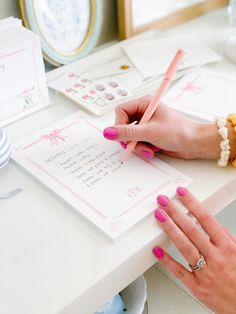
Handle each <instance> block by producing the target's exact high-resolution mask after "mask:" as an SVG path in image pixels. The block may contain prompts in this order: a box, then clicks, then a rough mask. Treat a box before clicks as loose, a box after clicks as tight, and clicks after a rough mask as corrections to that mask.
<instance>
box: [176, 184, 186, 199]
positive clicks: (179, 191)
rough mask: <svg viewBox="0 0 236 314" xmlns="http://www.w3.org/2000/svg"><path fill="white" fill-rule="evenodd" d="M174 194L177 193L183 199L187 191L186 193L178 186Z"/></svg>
mask: <svg viewBox="0 0 236 314" xmlns="http://www.w3.org/2000/svg"><path fill="white" fill-rule="evenodd" d="M176 193H177V194H178V195H179V196H181V197H183V196H185V195H186V194H187V193H188V191H187V189H185V188H184V187H183V186H179V187H178V188H177V189H176Z"/></svg>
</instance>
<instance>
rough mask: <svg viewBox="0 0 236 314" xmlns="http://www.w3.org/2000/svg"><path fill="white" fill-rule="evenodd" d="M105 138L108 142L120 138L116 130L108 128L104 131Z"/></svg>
mask: <svg viewBox="0 0 236 314" xmlns="http://www.w3.org/2000/svg"><path fill="white" fill-rule="evenodd" d="M103 136H104V137H105V138H106V139H108V140H115V139H116V138H117V137H118V131H117V129H116V128H106V129H104V130H103Z"/></svg>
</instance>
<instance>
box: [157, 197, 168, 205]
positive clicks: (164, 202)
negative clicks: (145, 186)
mask: <svg viewBox="0 0 236 314" xmlns="http://www.w3.org/2000/svg"><path fill="white" fill-rule="evenodd" d="M157 202H158V204H159V205H161V206H162V207H166V206H167V205H168V204H169V199H168V197H166V196H165V195H158V196H157Z"/></svg>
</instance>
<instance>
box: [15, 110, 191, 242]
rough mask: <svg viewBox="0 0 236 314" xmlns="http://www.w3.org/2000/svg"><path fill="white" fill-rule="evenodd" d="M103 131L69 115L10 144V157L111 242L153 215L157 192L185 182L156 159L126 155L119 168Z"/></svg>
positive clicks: (118, 153) (114, 146)
mask: <svg viewBox="0 0 236 314" xmlns="http://www.w3.org/2000/svg"><path fill="white" fill-rule="evenodd" d="M104 127H105V125H103V124H102V122H101V121H98V120H92V119H89V120H86V119H81V117H80V114H78V113H75V114H73V115H71V116H68V117H66V118H65V119H63V120H61V121H58V122H56V123H55V124H53V125H50V126H48V127H47V128H45V129H43V130H41V131H39V132H37V133H34V134H32V135H30V136H28V137H26V138H24V139H22V140H21V141H19V142H18V143H15V145H14V147H13V151H12V158H13V159H14V160H15V161H16V162H17V163H19V164H20V165H21V166H23V167H24V168H25V169H26V170H27V171H29V172H30V173H32V174H33V175H34V176H35V177H36V178H38V179H39V180H40V181H42V182H43V183H44V184H45V185H46V186H48V187H49V188H50V189H51V190H52V191H54V192H55V193H57V194H58V195H59V196H60V197H62V198H63V199H64V200H66V201H67V202H68V203H69V204H70V205H71V206H73V207H74V208H75V209H76V210H77V211H78V212H80V213H81V214H82V215H83V216H84V217H86V218H87V219H89V220H90V221H91V222H92V223H94V224H95V225H96V226H97V227H98V228H100V229H101V230H102V231H103V232H104V233H105V234H106V235H108V236H109V237H110V238H111V239H116V238H117V237H118V236H120V235H121V234H122V233H123V232H125V231H126V230H128V229H129V228H130V227H131V226H133V225H134V224H136V223H137V222H138V221H140V220H142V219H143V218H144V217H146V216H147V215H149V214H150V213H151V212H153V210H154V209H155V208H156V206H157V205H156V196H157V195H158V194H163V193H164V194H167V195H169V196H172V195H174V194H175V189H176V187H177V186H178V185H187V184H189V183H190V182H191V180H190V179H189V178H188V177H187V176H185V175H184V174H183V173H181V172H179V171H177V170H175V169H173V168H172V167H170V166H169V165H167V164H166V163H164V162H162V161H161V160H159V159H158V158H154V159H153V160H144V159H142V158H140V157H138V156H136V155H135V154H132V156H131V157H130V158H129V160H127V161H126V162H125V163H123V164H122V163H121V160H122V156H123V153H124V150H123V149H122V148H121V147H120V145H119V143H117V142H111V141H107V140H106V139H104V137H103V135H102V131H103V128H104Z"/></svg>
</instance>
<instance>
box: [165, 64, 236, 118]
mask: <svg viewBox="0 0 236 314" xmlns="http://www.w3.org/2000/svg"><path fill="white" fill-rule="evenodd" d="M235 91H236V78H235V77H231V76H228V75H222V74H220V73H217V72H213V71H209V70H206V69H203V68H198V69H196V70H193V71H191V72H190V73H188V74H186V75H185V76H184V77H183V78H181V79H180V80H179V81H178V82H177V83H176V84H175V85H174V86H173V87H172V89H171V90H170V91H169V92H168V93H167V94H166V95H165V96H164V98H163V102H164V103H165V104H166V105H168V106H170V107H173V108H175V109H177V110H179V111H181V112H183V113H186V114H188V115H190V116H192V117H195V118H197V119H200V120H204V121H211V122H212V121H214V118H215V117H216V116H223V117H225V116H227V115H228V114H229V113H230V112H235Z"/></svg>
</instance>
